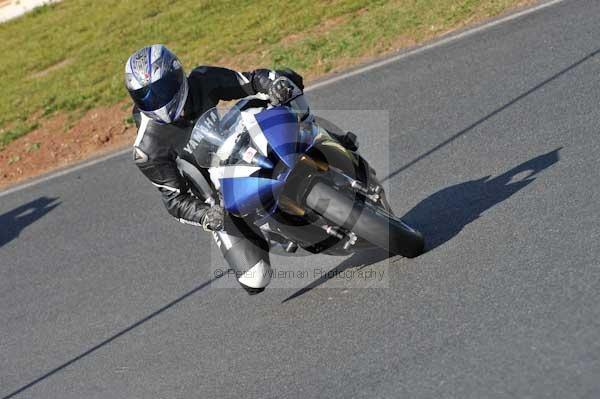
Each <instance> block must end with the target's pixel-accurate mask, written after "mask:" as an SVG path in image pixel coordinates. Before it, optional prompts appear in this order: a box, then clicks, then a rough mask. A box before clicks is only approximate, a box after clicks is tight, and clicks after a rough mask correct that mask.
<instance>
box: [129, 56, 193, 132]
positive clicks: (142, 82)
mask: <svg viewBox="0 0 600 399" xmlns="http://www.w3.org/2000/svg"><path fill="white" fill-rule="evenodd" d="M125 85H126V86H127V91H129V95H130V96H131V98H132V99H133V102H134V103H135V105H136V106H137V107H138V108H139V110H140V111H141V112H142V113H143V114H145V115H146V116H148V117H149V118H152V119H154V120H155V121H158V122H161V123H171V122H173V121H175V120H177V119H178V118H179V117H180V116H181V113H182V112H183V107H184V105H185V101H186V99H187V94H188V81H187V77H186V75H185V72H184V71H183V67H182V66H181V63H180V62H179V60H178V59H177V57H176V56H175V54H173V52H172V51H171V50H169V49H168V48H166V47H165V46H163V45H161V44H155V45H152V46H148V47H144V48H141V49H139V50H138V51H136V52H135V53H133V54H132V55H131V57H129V59H128V60H127V63H126V64H125Z"/></svg>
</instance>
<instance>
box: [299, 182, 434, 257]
mask: <svg viewBox="0 0 600 399" xmlns="http://www.w3.org/2000/svg"><path fill="white" fill-rule="evenodd" d="M306 205H307V206H308V207H309V208H310V209H312V210H313V211H315V212H317V213H318V214H320V215H321V216H323V217H324V218H325V219H327V220H329V221H330V222H332V223H334V224H335V225H337V226H340V227H342V228H344V229H346V230H350V231H352V232H354V233H355V234H356V235H357V236H359V237H360V238H363V239H365V240H367V241H369V242H370V243H371V244H373V245H376V246H378V247H380V248H382V249H384V250H386V251H388V252H390V253H392V254H395V255H402V256H405V257H407V258H414V257H415V256H419V255H420V254H422V253H423V249H424V247H425V241H424V240H423V236H422V235H421V233H419V232H418V231H417V230H415V229H413V228H412V227H410V226H409V225H407V224H406V223H404V222H403V221H402V220H401V219H399V218H397V217H395V216H394V215H392V214H391V213H389V212H386V211H385V210H383V209H381V208H378V207H377V206H375V205H373V204H370V203H368V202H364V201H363V202H357V201H355V200H354V199H353V198H351V197H350V195H348V194H346V193H343V192H340V191H338V190H336V189H334V188H333V187H330V186H328V185H327V184H325V183H322V182H318V183H316V184H315V185H314V186H313V188H312V190H311V191H310V193H309V194H308V196H307V197H306Z"/></svg>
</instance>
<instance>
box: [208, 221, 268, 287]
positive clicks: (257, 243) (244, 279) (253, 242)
mask: <svg viewBox="0 0 600 399" xmlns="http://www.w3.org/2000/svg"><path fill="white" fill-rule="evenodd" d="M213 237H214V239H215V241H216V242H217V245H218V246H219V249H220V250H221V253H222V254H223V257H224V258H225V260H226V261H227V263H228V264H229V267H230V268H231V269H232V270H233V271H234V272H235V275H236V277H237V280H238V282H239V283H240V285H241V286H242V287H243V288H244V289H245V290H246V291H247V292H248V293H249V294H250V295H254V294H258V293H261V292H262V291H264V290H265V288H266V286H267V285H268V284H269V282H270V281H271V265H270V262H269V245H268V243H267V242H266V241H265V240H264V238H262V237H260V236H259V235H257V234H256V233H255V232H254V231H252V230H251V229H250V228H249V227H248V226H246V225H245V224H244V222H243V221H242V220H241V219H239V218H235V217H226V220H225V230H223V231H219V232H213Z"/></svg>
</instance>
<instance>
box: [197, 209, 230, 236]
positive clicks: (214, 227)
mask: <svg viewBox="0 0 600 399" xmlns="http://www.w3.org/2000/svg"><path fill="white" fill-rule="evenodd" d="M224 221H225V212H224V211H223V207H222V206H220V205H213V206H211V207H210V208H208V209H207V210H206V212H204V215H203V216H202V228H203V229H204V230H205V231H221V230H223V224H224Z"/></svg>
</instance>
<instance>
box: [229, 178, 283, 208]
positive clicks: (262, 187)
mask: <svg viewBox="0 0 600 399" xmlns="http://www.w3.org/2000/svg"><path fill="white" fill-rule="evenodd" d="M220 182H221V192H222V193H223V203H224V208H225V209H226V210H227V212H230V213H232V214H233V215H236V216H245V215H247V214H249V213H251V212H254V211H255V210H256V209H259V208H260V209H265V210H267V211H269V212H270V211H271V209H272V208H273V207H274V206H275V204H276V199H277V198H279V194H280V193H281V189H282V188H283V182H282V181H279V180H273V179H267V178H264V177H231V178H224V179H220Z"/></svg>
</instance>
